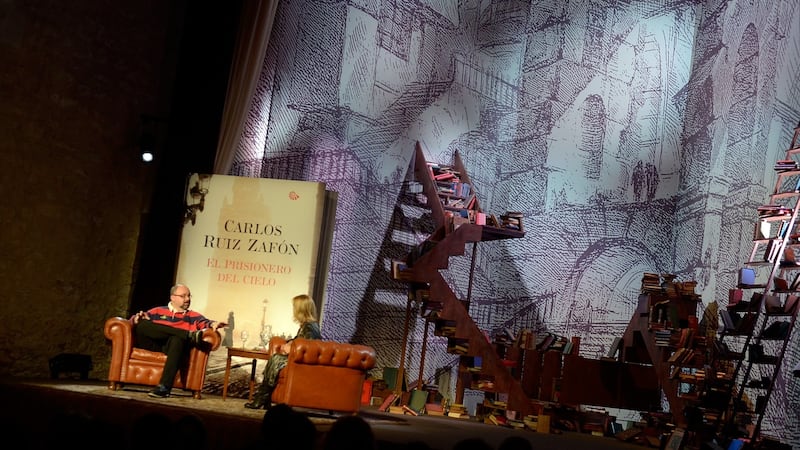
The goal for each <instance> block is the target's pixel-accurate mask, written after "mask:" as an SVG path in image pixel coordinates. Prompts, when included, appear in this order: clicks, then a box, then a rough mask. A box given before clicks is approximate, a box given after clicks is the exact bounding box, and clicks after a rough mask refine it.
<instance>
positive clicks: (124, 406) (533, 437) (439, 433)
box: [0, 378, 643, 450]
mask: <svg viewBox="0 0 800 450" xmlns="http://www.w3.org/2000/svg"><path fill="white" fill-rule="evenodd" d="M148 391H149V389H148V388H146V387H142V386H128V387H126V388H125V389H123V390H119V391H112V390H110V389H108V387H107V385H106V383H105V382H104V381H101V380H89V381H81V380H75V379H60V380H30V379H16V378H11V379H4V380H2V381H0V394H1V397H0V398H2V399H3V408H0V410H1V411H2V414H1V415H0V420H2V424H3V428H4V431H5V436H7V437H8V436H15V437H20V438H21V442H20V440H18V439H16V438H15V439H13V441H15V442H20V444H19V445H17V446H16V447H17V448H20V449H39V448H48V447H52V445H53V444H54V443H60V444H61V445H66V444H68V442H65V441H67V440H70V439H83V441H82V442H84V443H85V444H91V439H92V436H86V435H85V433H84V434H83V438H79V437H76V436H75V435H74V434H73V433H72V431H70V430H64V423H65V422H64V418H65V417H75V416H80V417H83V418H87V419H92V420H95V421H96V422H99V423H100V424H102V426H99V427H97V434H98V436H100V435H102V436H103V440H104V441H105V442H106V443H107V441H108V439H114V437H115V436H116V437H117V438H119V439H121V440H120V442H119V444H120V445H119V447H127V441H126V440H125V439H126V437H128V436H129V433H130V431H131V424H132V423H134V422H135V421H136V420H137V419H138V418H140V417H142V416H143V415H145V414H148V413H153V412H156V413H160V414H163V415H165V416H167V417H169V418H170V419H172V420H177V419H179V418H181V417H184V416H187V415H192V416H195V417H197V418H199V419H200V420H201V421H202V423H203V424H204V427H205V430H206V433H207V448H208V449H237V450H243V449H245V448H247V447H248V446H250V445H251V444H252V443H253V442H256V441H257V439H258V438H259V433H260V424H261V419H262V417H263V415H264V411H260V410H250V409H247V408H245V407H244V403H245V402H246V401H247V399H246V398H239V397H235V396H231V392H230V391H229V395H228V397H227V399H225V400H223V399H222V396H221V395H220V394H215V393H205V392H204V394H203V398H202V399H200V400H196V399H194V398H192V397H191V395H190V394H189V393H187V392H183V391H180V390H177V389H175V390H173V394H172V396H170V397H169V398H166V399H154V398H150V397H148V396H147V392H148ZM245 395H246V393H245ZM301 411H302V412H304V413H306V414H307V415H308V417H309V418H310V419H311V421H312V422H313V423H314V425H315V426H316V429H317V435H318V439H321V438H322V436H323V435H324V433H325V431H326V430H327V429H328V428H329V427H330V425H331V424H332V423H333V421H334V420H335V419H336V417H337V416H336V415H331V414H329V413H327V412H324V411H313V410H301ZM359 415H361V416H362V417H364V418H365V419H366V420H367V421H368V422H369V423H370V425H371V426H372V428H373V431H374V432H375V435H376V438H377V440H378V443H379V447H378V450H384V449H401V448H405V447H404V446H405V444H407V443H410V442H424V443H426V444H427V445H428V446H429V447H430V448H431V449H434V450H449V449H450V448H451V447H452V445H453V444H454V443H455V442H457V441H458V440H461V439H465V438H469V437H480V438H482V439H484V440H486V441H487V442H488V443H489V444H491V445H492V446H493V447H495V448H497V445H499V443H500V442H501V441H502V440H503V439H505V438H506V437H508V436H512V435H513V436H523V437H525V438H526V439H528V440H529V441H530V442H531V443H532V444H533V448H534V449H535V450H546V449H563V448H571V449H612V448H613V449H620V448H621V449H642V448H643V447H642V446H640V445H635V444H630V443H625V442H621V441H619V440H618V439H615V438H611V437H598V436H592V435H590V434H586V433H575V432H565V433H563V434H543V433H535V432H533V431H529V430H515V429H511V428H505V427H500V426H495V425H487V424H483V423H480V422H476V421H472V420H466V419H454V418H447V417H437V416H417V417H415V416H409V415H398V414H390V413H386V412H380V411H378V410H377V408H376V407H364V408H363V409H362V410H361V411H360V412H359ZM57 433H61V434H62V435H64V436H63V437H60V436H58V434H57ZM76 433H77V432H76ZM106 436H112V437H106ZM98 440H100V439H98ZM77 443H78V444H80V443H81V442H77ZM90 447H91V445H85V448H90ZM104 448H108V446H107V445H106V446H104Z"/></svg>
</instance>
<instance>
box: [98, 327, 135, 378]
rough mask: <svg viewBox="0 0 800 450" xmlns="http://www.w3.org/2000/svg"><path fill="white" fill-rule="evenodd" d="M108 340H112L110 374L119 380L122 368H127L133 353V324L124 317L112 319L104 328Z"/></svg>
mask: <svg viewBox="0 0 800 450" xmlns="http://www.w3.org/2000/svg"><path fill="white" fill-rule="evenodd" d="M103 332H104V333H105V336H106V338H108V339H109V340H111V368H110V373H113V374H116V377H114V378H115V379H117V380H118V379H119V374H120V373H121V372H122V367H124V366H127V364H128V358H129V356H130V354H131V352H132V351H133V323H131V321H130V320H128V319H123V318H122V317H111V318H110V319H108V320H106V324H105V327H104V328H103Z"/></svg>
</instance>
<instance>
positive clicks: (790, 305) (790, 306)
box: [783, 294, 800, 314]
mask: <svg viewBox="0 0 800 450" xmlns="http://www.w3.org/2000/svg"><path fill="white" fill-rule="evenodd" d="M798 298H800V297H798V296H797V295H794V294H792V295H789V296H788V297H786V303H785V304H784V305H783V312H785V313H787V314H794V312H795V309H797V299H798Z"/></svg>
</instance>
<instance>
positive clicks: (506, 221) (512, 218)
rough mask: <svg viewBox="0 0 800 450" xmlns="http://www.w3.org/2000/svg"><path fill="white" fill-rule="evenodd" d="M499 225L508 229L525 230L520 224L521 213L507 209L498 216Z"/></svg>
mask: <svg viewBox="0 0 800 450" xmlns="http://www.w3.org/2000/svg"><path fill="white" fill-rule="evenodd" d="M500 226H501V227H502V228H508V229H509V230H516V231H521V232H523V233H524V232H525V227H524V226H523V225H522V213H521V212H512V211H508V212H506V213H505V214H503V215H502V216H500Z"/></svg>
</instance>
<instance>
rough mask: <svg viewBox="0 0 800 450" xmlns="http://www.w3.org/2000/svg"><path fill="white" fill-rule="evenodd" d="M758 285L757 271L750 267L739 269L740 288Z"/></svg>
mask: <svg viewBox="0 0 800 450" xmlns="http://www.w3.org/2000/svg"><path fill="white" fill-rule="evenodd" d="M754 284H756V271H755V269H752V268H750V267H742V268H741V269H739V286H752V285H754Z"/></svg>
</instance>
